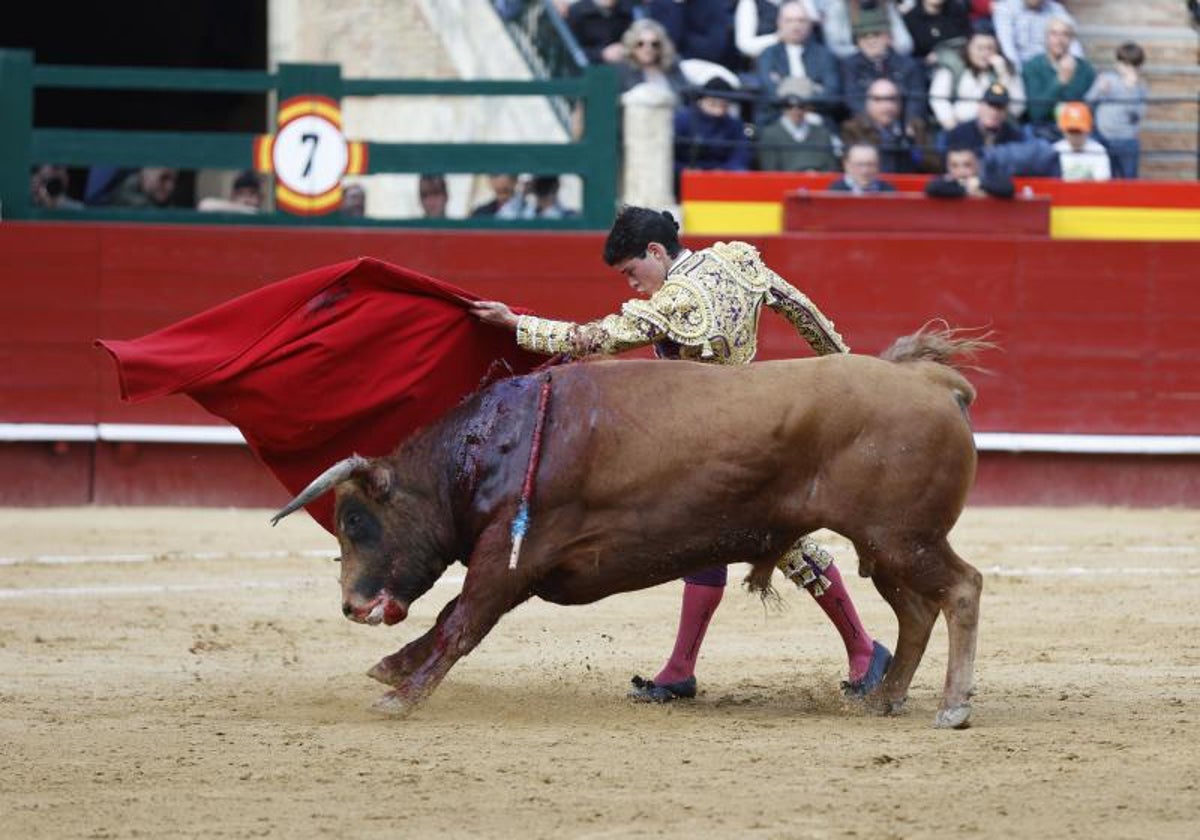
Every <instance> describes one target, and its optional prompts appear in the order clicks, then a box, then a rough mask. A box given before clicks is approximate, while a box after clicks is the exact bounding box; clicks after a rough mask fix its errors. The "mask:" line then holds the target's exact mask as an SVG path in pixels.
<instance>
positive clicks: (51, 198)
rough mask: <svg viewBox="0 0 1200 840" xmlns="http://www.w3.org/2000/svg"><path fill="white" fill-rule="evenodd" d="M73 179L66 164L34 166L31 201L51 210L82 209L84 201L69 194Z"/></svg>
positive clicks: (31, 181) (37, 205)
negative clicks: (68, 186)
mask: <svg viewBox="0 0 1200 840" xmlns="http://www.w3.org/2000/svg"><path fill="white" fill-rule="evenodd" d="M70 183H71V179H70V177H69V175H68V174H67V168H66V167H65V166H54V165H51V164H48V163H45V164H42V165H41V166H35V167H33V171H32V172H31V173H30V177H29V203H30V204H31V205H32V206H34V207H46V208H49V209H51V210H82V209H83V202H81V201H76V200H75V199H73V198H71V197H70V196H69V195H67V185H68V184H70Z"/></svg>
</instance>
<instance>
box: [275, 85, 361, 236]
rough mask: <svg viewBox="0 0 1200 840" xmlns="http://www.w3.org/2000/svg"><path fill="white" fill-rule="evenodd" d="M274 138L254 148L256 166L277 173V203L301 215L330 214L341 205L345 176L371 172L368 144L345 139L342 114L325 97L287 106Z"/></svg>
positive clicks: (298, 99)
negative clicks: (368, 169)
mask: <svg viewBox="0 0 1200 840" xmlns="http://www.w3.org/2000/svg"><path fill="white" fill-rule="evenodd" d="M276 125H277V126H278V128H277V129H276V131H275V134H273V135H271V134H268V135H263V136H261V137H259V138H258V139H257V140H256V141H255V144H254V162H255V167H256V168H257V169H258V170H259V171H260V172H273V173H274V174H275V203H276V206H278V207H279V209H281V210H285V211H287V212H289V213H294V214H297V215H301V216H317V215H322V214H325V213H331V212H333V211H334V210H336V209H337V208H338V207H340V206H341V203H342V177H343V176H345V175H359V174H362V173H364V172H366V171H367V149H366V144H365V143H357V142H350V141H347V140H346V137H345V135H343V134H342V111H341V108H340V107H339V106H338V103H337V102H336V101H335V100H333V99H330V98H329V97H325V96H313V95H306V96H296V97H292V98H291V99H288V100H286V101H284V102H282V103H281V104H280V106H279V114H278V118H277V120H276Z"/></svg>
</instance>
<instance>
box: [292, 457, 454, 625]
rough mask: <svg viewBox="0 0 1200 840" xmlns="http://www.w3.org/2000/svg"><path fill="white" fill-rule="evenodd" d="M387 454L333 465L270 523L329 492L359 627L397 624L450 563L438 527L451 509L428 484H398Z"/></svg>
mask: <svg viewBox="0 0 1200 840" xmlns="http://www.w3.org/2000/svg"><path fill="white" fill-rule="evenodd" d="M399 485H400V482H399V481H398V479H397V476H396V473H395V471H394V468H393V467H392V465H391V464H389V463H388V462H387V461H386V460H384V459H377V460H371V459H367V458H363V457H361V456H358V455H354V456H352V457H350V458H346V459H345V460H343V461H339V462H338V463H337V464H334V465H333V466H332V467H330V468H329V469H328V470H326V471H325V472H324V473H322V474H321V475H320V476H318V477H317V478H316V479H315V480H314V481H313V482H312V484H310V485H309V486H308V487H306V488H305V489H304V490H303V491H302V492H301V493H300V495H298V496H297V497H296V498H295V499H293V500H292V501H291V502H289V503H288V505H287V506H286V507H284V508H283V509H282V510H280V511H279V513H277V514H275V516H274V517H273V518H272V520H271V522H272V524H274V523H277V522H278V521H279V520H280V519H282V518H283V517H285V516H287V515H288V514H289V513H292V512H293V511H295V510H298V509H299V508H301V507H303V506H304V505H306V504H308V503H309V502H311V501H312V500H313V499H316V498H317V497H319V496H321V495H322V494H323V493H326V492H328V491H329V490H330V489H333V490H334V492H335V494H336V498H337V501H336V504H335V508H334V524H335V531H336V533H337V538H338V543H339V545H340V546H341V551H342V556H341V558H340V562H341V578H340V580H341V585H342V612H343V614H345V616H346V617H347V618H349V619H350V620H351V621H357V622H360V623H364V624H380V623H383V624H396V623H398V622H400V621H403V620H404V619H405V617H406V616H407V615H408V608H409V605H410V604H412V602H413V601H415V600H416V599H417V598H419V597H420V596H421V595H423V594H425V593H426V592H427V591H429V588H430V587H432V586H433V584H434V583H435V582H436V581H437V579H438V578H439V577H440V576H441V574H442V572H444V571H445V570H446V567H447V566H448V565H449V564H450V560H449V559H447V558H450V557H452V554H451V553H450V552H449V549H448V548H447V547H446V546H444V545H443V541H442V540H440V539H439V538H438V533H437V531H436V526H437V524H438V523H441V522H442V521H443V520H445V519H446V518H447V517H448V515H449V512H448V511H447V510H445V509H444V508H441V509H439V508H438V506H437V505H436V504H435V499H436V496H435V493H434V490H433V487H432V482H431V483H430V485H429V486H415V485H414V486H407V487H401V486H399Z"/></svg>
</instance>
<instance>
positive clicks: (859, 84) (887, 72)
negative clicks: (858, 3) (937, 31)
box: [842, 6, 926, 114]
mask: <svg viewBox="0 0 1200 840" xmlns="http://www.w3.org/2000/svg"><path fill="white" fill-rule="evenodd" d="M888 8H891V7H890V6H889V7H888ZM902 25H903V24H902ZM854 41H855V43H856V44H858V50H857V51H856V52H855V53H854V54H853V55H851V56H850V57H849V58H847V59H845V60H844V61H843V62H842V95H843V98H844V100H845V103H846V107H848V108H849V109H850V112H851V113H852V114H859V113H862V110H863V108H864V107H865V106H866V102H867V88H868V87H870V85H871V82H873V81H875V80H876V79H891V80H892V81H893V82H895V83H896V87H898V88H900V90H901V91H902V92H903V94H904V98H905V111H907V112H909V113H914V114H915V113H918V112H919V111H921V112H923V111H924V105H925V97H926V93H925V74H924V72H923V71H922V69H921V66H920V65H919V64H917V62H915V61H913V59H911V58H909V57H908V56H906V55H901V54H900V53H898V52H896V50H895V49H893V47H892V35H891V32H890V30H889V29H888V20H887V13H886V10H885V9H884V7H882V6H875V7H873V8H871V9H867V8H863V9H862V10H860V11H859V13H858V22H857V23H855V24H854ZM918 109H919V111H918Z"/></svg>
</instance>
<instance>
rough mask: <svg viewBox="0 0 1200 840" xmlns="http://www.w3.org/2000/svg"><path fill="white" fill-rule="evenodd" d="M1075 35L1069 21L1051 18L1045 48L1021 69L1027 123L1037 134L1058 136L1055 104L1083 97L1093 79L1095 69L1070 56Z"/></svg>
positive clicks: (1086, 62)
mask: <svg viewBox="0 0 1200 840" xmlns="http://www.w3.org/2000/svg"><path fill="white" fill-rule="evenodd" d="M1074 35H1075V28H1074V27H1073V26H1072V25H1071V23H1070V22H1069V21H1066V20H1062V19H1055V20H1052V21H1050V22H1049V23H1048V24H1046V51H1045V52H1044V53H1042V54H1040V55H1036V56H1034V57H1033V58H1031V59H1030V60H1029V61H1027V62H1025V66H1024V67H1023V68H1022V70H1021V76H1022V78H1023V79H1024V82H1025V95H1026V96H1027V97H1028V98H1029V112H1028V113H1029V122H1030V123H1031V124H1032V125H1033V130H1034V132H1035V133H1036V134H1038V135H1039V136H1044V137H1047V138H1052V139H1057V138H1058V137H1060V136H1061V135H1060V134H1059V133H1058V129H1057V127H1056V126H1055V124H1054V117H1055V109H1056V108H1057V107H1058V104H1059V103H1060V102H1071V101H1077V100H1082V99H1083V98H1084V96H1086V95H1087V92H1088V90H1090V89H1091V87H1092V82H1094V81H1095V80H1096V71H1095V69H1094V68H1093V67H1092V65H1091V64H1089V63H1088V61H1087V59H1085V58H1076V57H1075V56H1073V55H1071V52H1070V46H1071V39H1072V38H1073V37H1074Z"/></svg>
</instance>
